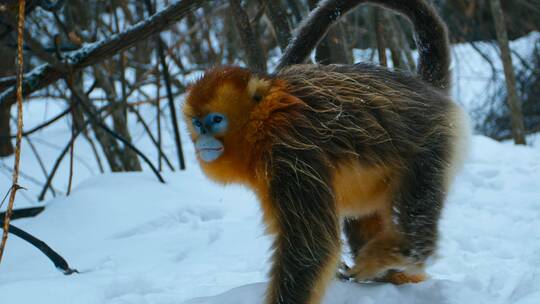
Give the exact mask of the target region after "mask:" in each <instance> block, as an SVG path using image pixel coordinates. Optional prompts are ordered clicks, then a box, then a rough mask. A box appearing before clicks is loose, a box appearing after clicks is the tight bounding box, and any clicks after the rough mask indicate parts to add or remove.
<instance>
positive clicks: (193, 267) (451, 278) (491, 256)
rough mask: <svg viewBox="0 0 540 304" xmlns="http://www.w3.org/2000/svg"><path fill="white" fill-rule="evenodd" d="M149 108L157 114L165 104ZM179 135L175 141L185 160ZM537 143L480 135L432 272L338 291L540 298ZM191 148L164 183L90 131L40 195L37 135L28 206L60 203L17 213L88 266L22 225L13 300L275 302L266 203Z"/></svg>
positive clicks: (6, 280)
mask: <svg viewBox="0 0 540 304" xmlns="http://www.w3.org/2000/svg"><path fill="white" fill-rule="evenodd" d="M517 43H522V44H524V45H526V43H523V42H519V41H518V42H517ZM517 49H518V50H519V49H520V48H519V47H517ZM461 52H462V53H461ZM454 53H457V54H458V55H459V56H460V57H464V59H462V60H464V61H459V62H469V60H472V61H475V60H476V61H478V59H474V57H473V56H474V55H472V53H471V51H470V50H468V51H467V50H466V49H465V50H462V49H460V48H459V47H458V48H455V49H454ZM473 63H474V62H471V63H467V65H470V67H467V66H466V65H465V63H456V65H455V66H454V71H455V72H456V73H461V74H460V75H479V74H476V71H475V70H474V69H473V67H474V68H476V67H481V66H484V70H485V65H484V64H483V63H480V62H476V63H474V64H473ZM488 68H489V67H488ZM481 70H482V68H481ZM463 73H465V74H463ZM456 77H457V76H456ZM460 79H461V80H460ZM463 79H467V78H466V77H464V76H461V78H459V77H458V79H456V82H457V83H458V84H459V85H460V87H461V89H460V91H459V92H458V91H456V92H455V95H456V96H457V97H459V98H458V99H459V101H461V102H463V103H464V104H466V105H469V104H470V103H469V101H474V99H475V98H476V97H475V96H476V95H475V94H480V92H481V88H482V86H483V84H485V81H484V82H482V80H481V77H478V78H471V79H470V81H475V83H476V84H472V83H471V84H470V85H467V83H464V82H463ZM460 94H461V95H460ZM61 109H62V105H58V104H56V103H55V102H54V101H31V102H29V103H28V104H27V105H26V106H25V111H26V112H25V124H26V128H27V129H29V128H31V127H32V126H35V125H38V124H39V123H41V122H42V121H43V120H44V118H45V117H51V116H53V115H54V114H55V113H58V112H59V111H61ZM141 110H142V112H143V115H144V117H145V118H146V120H147V121H148V122H151V121H152V117H153V115H154V114H153V112H152V111H153V110H152V109H145V108H144V107H143V108H142V109H141ZM133 121H134V119H133ZM131 129H132V130H135V131H134V132H133V134H134V135H133V137H134V140H135V142H136V144H137V146H139V147H142V148H143V150H144V151H145V152H146V153H147V154H148V155H149V156H150V157H151V158H152V159H153V160H155V159H156V153H155V151H154V150H153V149H152V146H151V145H150V144H149V142H148V139H147V138H146V137H143V131H142V128H141V127H140V126H138V125H136V123H135V122H133V127H132V128H131ZM69 132H70V129H69V127H68V124H67V123H66V122H63V123H58V124H56V125H54V126H52V127H50V128H48V129H46V130H44V131H42V132H40V133H38V134H36V135H35V136H33V137H31V138H32V139H33V143H34V145H35V146H36V147H37V148H38V149H39V151H40V153H41V157H42V158H43V162H44V164H45V167H46V168H47V170H50V168H51V167H52V164H53V162H54V160H55V159H56V157H57V155H58V153H59V151H60V150H61V149H62V147H63V145H65V143H66V142H67V139H68V138H69ZM167 134H169V135H170V132H167ZM184 137H185V136H184ZM171 138H172V137H171V136H169V137H167V138H166V143H165V151H166V153H167V154H168V155H169V157H170V158H171V159H172V160H174V145H173V144H172V141H171V140H170V139H171ZM530 142H532V143H533V144H531V146H528V147H516V146H513V145H512V144H511V143H509V142H506V143H497V142H495V141H493V140H490V139H488V138H485V137H482V136H474V137H473V141H472V147H471V153H470V156H469V158H468V160H467V162H466V164H465V166H464V169H463V171H462V172H461V173H460V174H459V175H458V177H457V178H456V186H455V187H454V188H453V191H452V193H451V195H450V197H449V199H448V202H447V204H446V208H445V210H444V213H443V219H442V222H441V227H440V228H441V229H440V230H441V240H440V251H439V257H438V258H437V259H436V260H435V261H434V263H433V264H432V265H431V266H430V267H429V269H428V272H429V274H430V275H431V279H430V280H428V281H426V282H423V283H420V284H414V285H404V286H393V285H388V284H356V283H342V282H333V283H332V285H331V286H330V288H329V290H328V292H327V295H326V299H325V302H324V303H325V304H356V303H363V304H371V303H418V304H423V303H426V304H427V303H430V304H431V303H448V304H450V303H456V304H464V303H490V304H498V303H501V304H503V303H504V304H507V303H512V304H513V303H517V304H532V303H540V284H539V283H538V282H539V281H540V233H539V232H540V135H534V136H532V137H531V138H530ZM185 148H186V151H185V152H186V157H187V160H188V162H187V163H188V170H187V171H185V172H175V173H172V172H168V170H165V171H166V172H165V173H164V177H165V179H166V181H167V183H166V184H160V183H159V182H158V181H157V180H156V178H155V177H154V176H153V175H152V174H151V173H150V172H145V173H129V174H128V173H122V174H111V173H107V174H104V175H101V174H99V170H98V169H97V165H96V162H95V159H94V156H93V154H92V153H91V150H90V147H89V145H88V144H87V143H86V142H85V140H84V139H83V138H80V139H79V140H78V141H77V144H76V150H75V151H76V155H77V157H76V159H75V181H74V185H75V187H74V189H73V192H72V194H71V195H70V196H69V197H65V195H63V193H65V191H66V185H67V176H68V167H67V165H68V162H67V161H64V163H63V165H62V167H61V168H60V170H59V172H58V176H57V177H56V178H55V180H54V183H53V184H54V186H55V189H56V190H57V197H56V198H52V196H51V194H50V193H49V194H48V195H47V198H46V201H45V202H43V203H37V202H36V197H37V194H39V192H40V191H41V187H40V186H39V185H37V184H38V183H39V182H41V183H42V182H43V180H44V177H43V176H44V175H43V173H42V172H41V169H40V167H39V164H38V162H37V160H36V158H35V157H34V155H33V154H32V152H31V149H30V146H29V145H28V143H27V142H25V143H24V145H23V155H22V158H23V159H22V173H23V174H24V175H23V177H22V180H21V184H22V185H23V186H25V187H27V188H28V190H27V191H20V192H19V194H18V200H17V203H16V208H21V207H28V206H36V205H43V204H45V205H46V210H45V211H44V212H43V213H42V214H41V215H39V216H38V217H36V218H31V219H22V220H16V221H14V222H13V224H15V225H17V226H18V227H20V228H23V229H25V230H27V231H28V232H30V233H32V234H34V235H35V236H37V237H39V238H41V239H42V240H44V241H46V242H47V243H48V244H49V245H50V246H51V247H53V248H54V249H55V250H57V251H58V252H59V253H61V254H62V255H63V256H64V257H65V258H66V259H67V260H68V261H69V262H70V264H71V266H72V267H74V268H77V269H78V270H79V271H80V274H75V275H72V276H64V275H62V274H61V273H60V272H58V271H56V270H55V269H54V267H53V265H52V264H51V263H50V262H49V261H48V260H47V259H46V258H45V257H44V256H43V255H42V254H41V253H40V252H38V251H37V250H36V249H35V248H33V247H31V246H30V245H28V244H27V243H25V242H23V241H21V240H19V239H18V238H17V237H14V236H11V237H10V239H9V241H8V247H7V251H6V254H5V257H4V260H3V261H2V263H1V264H0V303H17V304H19V303H21V304H26V303H43V304H49V303H51V304H52V303H54V304H63V303H69V304H71V303H77V304H79V303H81V304H85V303H88V304H100V303H111V304H112V303H114V304H121V303H130V304H132V303H133V304H137V303H141V304H146V303H148V304H150V303H152V304H167V303H189V304H196V303H198V304H216V303H218V304H243V303H246V304H247V303H249V304H256V303H261V299H262V295H263V293H264V289H265V286H266V283H265V282H267V277H266V273H267V271H268V269H269V265H270V263H269V258H270V251H269V247H270V243H271V240H270V238H269V237H268V236H265V235H264V233H263V226H262V224H261V215H260V210H259V207H258V203H257V201H256V199H255V197H254V196H253V195H252V194H251V193H250V192H249V191H248V190H247V189H243V188H241V187H235V186H230V187H221V186H218V185H215V184H213V183H211V182H209V181H208V180H206V178H205V177H204V176H203V174H202V173H201V172H200V171H199V169H198V168H197V166H196V164H195V160H194V154H193V148H192V146H191V144H189V143H187V142H186V143H185ZM11 165H12V158H7V159H0V173H2V174H3V175H0V193H5V191H7V189H8V188H9V186H10V179H9V178H10V176H9V172H8V171H7V170H8V168H9V167H11ZM34 179H35V180H37V181H36V182H38V183H34V182H33V181H32V180H34ZM4 208H5V206H4Z"/></svg>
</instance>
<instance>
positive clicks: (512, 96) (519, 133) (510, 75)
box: [490, 0, 526, 145]
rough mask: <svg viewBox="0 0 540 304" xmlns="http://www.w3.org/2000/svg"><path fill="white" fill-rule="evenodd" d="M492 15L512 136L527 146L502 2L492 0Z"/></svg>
mask: <svg viewBox="0 0 540 304" xmlns="http://www.w3.org/2000/svg"><path fill="white" fill-rule="evenodd" d="M490 3H491V13H492V15H493V21H494V23H495V30H496V32H497V40H498V42H499V48H500V50H501V60H502V63H503V67H504V77H505V79H506V91H507V96H508V106H509V107H510V119H511V122H512V136H513V137H514V142H515V143H516V144H517V145H525V144H526V140H525V127H524V124H523V114H522V112H521V103H520V101H519V98H518V95H517V90H516V76H515V73H514V66H513V64H512V56H511V53H510V46H509V43H508V33H507V31H506V25H505V23H504V14H503V11H502V8H501V2H500V0H491V1H490Z"/></svg>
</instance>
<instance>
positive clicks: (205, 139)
mask: <svg viewBox="0 0 540 304" xmlns="http://www.w3.org/2000/svg"><path fill="white" fill-rule="evenodd" d="M224 150H225V147H224V146H223V143H221V141H219V140H218V139H216V138H214V137H211V136H202V137H200V138H199V139H198V140H197V141H196V142H195V151H197V155H198V156H199V158H200V159H202V160H203V161H205V162H212V161H214V160H216V159H218V158H219V157H220V156H221V155H222V154H223V151H224Z"/></svg>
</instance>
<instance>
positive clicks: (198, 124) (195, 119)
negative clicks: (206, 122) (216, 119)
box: [191, 118, 202, 133]
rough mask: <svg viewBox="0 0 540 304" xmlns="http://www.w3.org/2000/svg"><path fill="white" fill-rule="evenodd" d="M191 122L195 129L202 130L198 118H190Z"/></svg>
mask: <svg viewBox="0 0 540 304" xmlns="http://www.w3.org/2000/svg"><path fill="white" fill-rule="evenodd" d="M191 123H192V124H193V126H194V127H195V130H196V131H197V132H198V133H200V132H201V130H202V123H201V121H200V120H198V119H197V118H193V119H192V120H191Z"/></svg>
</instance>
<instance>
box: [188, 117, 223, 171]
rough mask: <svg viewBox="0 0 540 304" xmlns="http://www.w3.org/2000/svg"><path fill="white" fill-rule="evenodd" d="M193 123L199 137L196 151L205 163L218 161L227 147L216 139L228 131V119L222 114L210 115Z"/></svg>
mask: <svg viewBox="0 0 540 304" xmlns="http://www.w3.org/2000/svg"><path fill="white" fill-rule="evenodd" d="M191 123H192V124H193V128H194V129H195V132H196V133H197V135H199V137H198V138H197V140H196V141H195V150H197V154H198V155H199V157H200V158H201V159H202V160H203V161H205V162H212V161H214V160H216V159H218V158H219V157H220V156H221V155H222V154H223V152H224V151H225V147H224V146H223V143H222V142H221V141H220V140H219V139H217V138H216V136H217V135H223V134H224V133H225V132H226V131H227V125H228V122H227V117H226V116H225V115H223V114H221V113H210V114H208V115H206V117H204V118H203V119H199V118H193V119H192V121H191Z"/></svg>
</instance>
